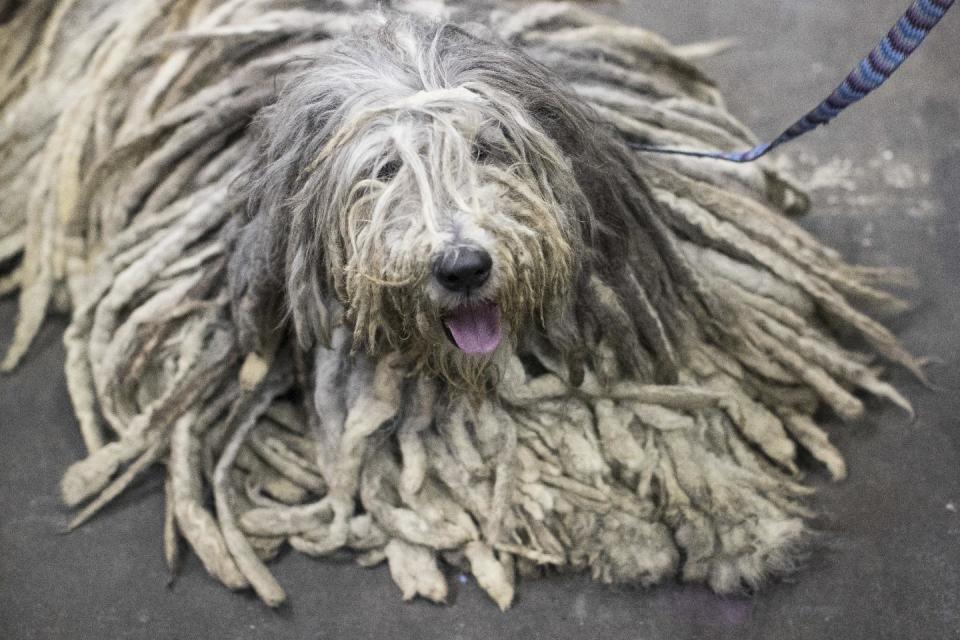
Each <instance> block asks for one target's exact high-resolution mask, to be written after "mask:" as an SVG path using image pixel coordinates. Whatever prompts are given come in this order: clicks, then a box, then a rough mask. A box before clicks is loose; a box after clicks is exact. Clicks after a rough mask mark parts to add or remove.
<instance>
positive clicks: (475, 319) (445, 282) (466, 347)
mask: <svg viewBox="0 0 960 640" xmlns="http://www.w3.org/2000/svg"><path fill="white" fill-rule="evenodd" d="M492 269H493V259H492V258H491V257H490V254H489V253H487V252H486V251H484V250H483V249H480V248H476V247H457V248H456V249H455V250H453V251H449V252H447V253H445V254H444V255H443V256H441V257H440V258H439V259H438V260H437V261H436V262H435V263H434V265H433V277H434V278H436V280H437V282H438V283H439V284H440V286H442V287H443V288H444V289H446V290H447V291H450V292H452V293H458V294H462V295H463V296H465V298H466V301H465V302H463V303H461V304H459V305H457V306H456V307H454V308H452V309H451V310H450V311H449V312H448V313H447V314H446V315H445V316H444V318H443V326H444V329H445V331H446V334H447V337H448V338H449V339H450V341H451V342H452V343H453V344H454V345H455V346H456V347H457V348H458V349H460V350H461V351H463V352H464V353H469V354H472V355H484V354H488V353H491V352H493V351H494V350H495V349H496V348H497V345H499V344H500V338H501V327H500V309H499V308H498V307H497V305H496V303H493V302H488V301H484V300H477V299H474V300H471V299H470V295H471V294H474V293H476V292H477V291H478V290H479V289H480V288H481V287H483V285H484V284H486V282H487V280H489V279H490V272H491V270H492Z"/></svg>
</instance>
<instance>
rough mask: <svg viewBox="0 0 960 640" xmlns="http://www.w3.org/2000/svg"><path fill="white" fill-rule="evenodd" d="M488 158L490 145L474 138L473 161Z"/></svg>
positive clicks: (479, 161) (482, 160) (481, 161)
mask: <svg viewBox="0 0 960 640" xmlns="http://www.w3.org/2000/svg"><path fill="white" fill-rule="evenodd" d="M489 159H490V145H489V144H488V143H486V142H484V141H483V140H476V141H475V142H474V143H473V160H474V162H478V163H484V162H486V161H487V160H489Z"/></svg>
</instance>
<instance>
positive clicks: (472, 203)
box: [248, 21, 589, 384]
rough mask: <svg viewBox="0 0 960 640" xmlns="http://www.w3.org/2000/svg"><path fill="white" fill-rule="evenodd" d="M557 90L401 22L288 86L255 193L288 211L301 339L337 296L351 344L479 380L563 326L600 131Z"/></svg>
mask: <svg viewBox="0 0 960 640" xmlns="http://www.w3.org/2000/svg"><path fill="white" fill-rule="evenodd" d="M557 84H558V83H557V82H556V81H555V80H554V79H553V78H551V77H548V74H547V72H546V71H544V70H543V69H542V68H540V67H539V66H538V65H535V64H533V63H532V62H531V61H530V60H528V59H527V58H525V57H522V56H521V55H520V54H518V53H516V52H514V51H512V50H510V49H509V48H507V47H505V46H504V45H502V44H492V43H487V42H485V41H484V40H482V39H479V38H475V37H473V36H470V35H468V34H467V33H465V32H463V31H461V30H459V29H456V28H452V27H436V26H432V27H431V26H424V25H418V24H416V23H414V22H409V23H407V22H402V21H401V22H399V23H397V22H392V23H388V24H387V25H386V26H384V27H383V28H382V29H381V30H380V31H379V32H376V33H371V34H367V35H366V36H359V37H356V38H353V39H351V40H349V41H347V42H345V43H343V44H341V45H340V47H339V48H338V49H337V50H335V51H334V52H333V53H331V54H330V55H329V56H328V57H327V58H326V59H324V60H322V61H320V62H318V64H317V65H316V68H315V69H311V70H309V71H308V72H306V73H303V74H301V75H300V76H298V77H297V78H295V79H294V80H293V81H291V82H290V83H289V84H288V86H287V88H286V89H285V90H284V91H283V92H282V94H281V96H280V98H279V99H278V101H277V103H276V104H275V105H273V106H272V107H270V108H269V109H268V110H266V115H265V117H264V118H263V122H262V129H263V131H264V137H263V140H262V144H261V154H262V156H264V157H263V158H262V162H263V165H262V174H261V175H260V176H259V177H257V178H255V179H254V180H253V183H252V184H253V187H252V188H250V187H248V189H250V191H251V193H252V194H253V195H254V196H255V197H254V198H252V199H251V201H252V202H253V206H254V207H258V208H260V209H262V208H263V207H265V206H267V207H271V206H272V207H276V208H279V209H281V210H283V211H284V213H283V216H282V217H280V218H277V219H276V220H275V221H274V223H273V224H274V225H275V226H277V227H279V229H282V232H283V233H287V234H289V236H288V237H286V238H284V239H283V242H282V243H281V244H282V245H285V256H284V258H283V259H284V262H285V269H284V271H285V276H286V279H287V292H288V297H289V298H290V300H289V305H290V309H291V311H292V314H293V317H294V320H295V323H296V324H297V330H298V332H303V331H310V328H311V327H317V326H319V325H318V324H317V322H315V321H313V320H312V319H311V318H310V317H307V316H309V315H310V314H317V313H323V309H328V308H329V307H330V300H331V299H334V300H336V301H337V304H338V306H340V307H341V308H342V309H343V310H344V312H345V314H344V316H345V318H346V321H347V322H348V323H351V324H352V327H353V332H354V342H355V345H356V346H358V347H360V348H363V349H364V350H366V351H368V352H370V353H372V354H379V353H382V352H384V351H388V350H389V351H402V352H405V353H407V354H410V355H412V356H413V357H414V358H415V359H416V360H417V361H418V362H419V363H420V364H422V365H425V366H428V367H430V368H431V369H432V370H434V371H436V372H437V373H439V374H441V375H443V376H444V377H446V378H447V379H449V380H453V381H460V382H466V383H468V384H470V383H472V382H475V381H477V380H478V379H479V378H481V377H482V375H483V372H484V370H485V368H486V366H487V364H488V363H489V362H490V361H491V360H492V359H493V358H494V356H495V354H496V353H498V352H500V351H502V350H504V349H507V348H510V347H509V345H512V344H515V342H516V341H517V340H518V339H519V338H520V337H521V336H522V334H523V333H524V332H525V331H527V330H529V329H530V328H532V327H543V326H546V325H548V324H550V321H551V316H552V315H553V314H563V313H566V311H565V309H566V307H565V304H566V298H567V294H568V292H569V289H570V287H571V283H572V282H574V280H575V274H576V272H577V270H578V268H579V260H580V258H581V254H582V245H583V237H584V234H585V233H588V230H587V229H586V226H588V225H589V223H588V222H586V221H585V218H587V217H588V215H587V210H588V208H589V207H588V205H587V203H586V199H585V196H584V195H583V192H582V190H581V188H580V186H579V184H578V180H577V176H576V175H575V171H574V167H573V164H572V163H571V161H570V159H569V156H570V150H571V149H573V148H575V147H576V146H577V145H578V144H579V142H578V141H579V140H581V138H582V137H583V136H585V135H589V132H588V131H586V129H587V127H586V125H585V121H584V120H583V118H582V114H581V113H579V112H578V111H577V108H576V107H574V106H573V105H572V104H571V103H570V102H569V99H568V97H567V96H566V95H565V94H564V93H562V92H561V90H560V89H558V88H557ZM583 142H584V144H586V141H583ZM264 194H266V196H267V197H266V198H265V197H264ZM271 199H272V200H271ZM252 213H253V214H254V215H257V214H258V211H253V212H252ZM279 229H278V230H279ZM314 281H315V282H316V284H315V285H311V284H310V283H311V282H314Z"/></svg>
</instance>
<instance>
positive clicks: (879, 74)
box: [630, 0, 953, 162]
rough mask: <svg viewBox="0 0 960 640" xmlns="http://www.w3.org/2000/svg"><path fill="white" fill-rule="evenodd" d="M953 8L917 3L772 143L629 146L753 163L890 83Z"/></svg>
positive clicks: (946, 1)
mask: <svg viewBox="0 0 960 640" xmlns="http://www.w3.org/2000/svg"><path fill="white" fill-rule="evenodd" d="M952 6H953V0H916V1H915V2H914V3H913V4H911V5H910V8H909V9H907V12H906V13H905V14H903V16H902V17H901V18H900V19H899V20H897V23H896V24H895V25H893V28H892V29H890V31H889V32H888V33H887V35H886V36H884V37H883V39H882V40H881V41H880V42H879V43H878V44H877V46H876V47H874V49H873V51H871V52H870V54H869V55H868V56H867V57H866V58H864V59H863V60H861V61H860V64H858V65H857V66H856V67H854V69H853V71H851V72H850V73H849V75H847V77H846V79H844V81H843V82H842V83H840V86H838V87H837V88H836V89H834V90H833V93H831V94H830V97H829V98H827V99H826V100H824V101H823V102H821V103H820V104H819V105H817V108H816V109H814V110H813V111H811V112H809V113H807V115H805V116H803V117H802V118H800V119H799V120H797V121H796V122H794V123H793V124H792V125H790V128H789V129H787V130H786V131H784V132H783V133H781V134H780V136H779V137H777V138H776V139H775V140H773V141H772V142H765V143H763V144H760V145H757V146H756V147H754V148H752V149H748V150H746V151H735V152H723V151H717V152H710V151H695V150H692V149H675V148H672V147H658V146H653V145H646V144H638V143H630V146H631V147H632V148H634V149H636V150H638V151H644V152H650V153H668V154H672V155H681V156H691V157H694V158H714V159H717V160H728V161H730V162H753V161H754V160H756V159H757V158H759V157H761V156H763V155H764V154H766V153H767V152H769V151H771V150H773V149H775V148H777V147H779V146H780V145H781V144H784V143H786V142H790V141H791V140H794V139H796V138H799V137H800V136H802V135H803V134H805V133H807V132H809V131H812V130H814V129H816V128H817V127H819V126H821V125H824V124H827V123H828V122H830V121H831V120H833V119H834V118H836V117H837V116H838V115H840V113H841V112H842V111H843V110H844V109H846V108H847V107H849V106H850V105H852V104H853V103H854V102H858V101H860V100H862V99H863V98H865V97H866V96H867V94H869V93H870V92H871V91H873V90H874V89H876V88H877V87H879V86H880V85H882V84H883V83H884V82H886V81H887V78H889V77H890V76H892V75H893V72H894V71H896V70H897V68H898V67H899V66H900V65H901V64H903V61H904V60H906V59H907V58H908V57H909V56H910V54H911V53H913V52H914V51H915V50H916V49H917V47H919V46H920V43H921V42H923V39H924V38H926V37H927V34H928V33H930V32H931V31H932V30H933V28H934V27H935V26H937V23H938V22H940V19H941V18H943V16H944V15H946V13H947V10H949V9H950V7H952Z"/></svg>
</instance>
